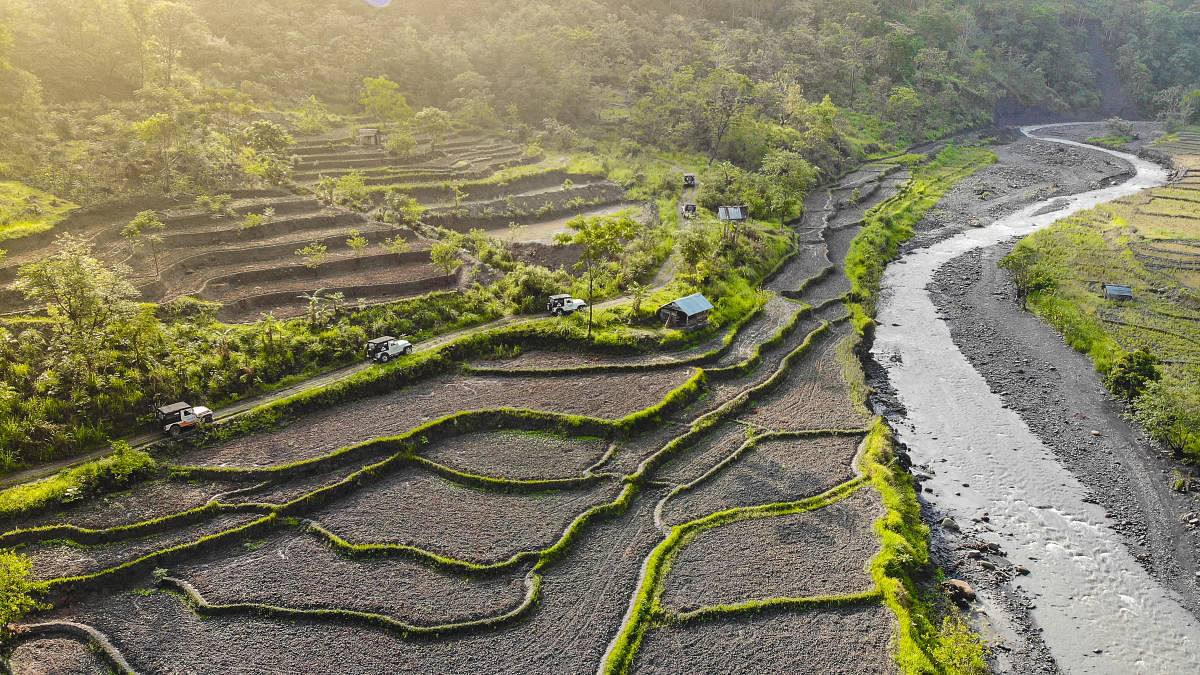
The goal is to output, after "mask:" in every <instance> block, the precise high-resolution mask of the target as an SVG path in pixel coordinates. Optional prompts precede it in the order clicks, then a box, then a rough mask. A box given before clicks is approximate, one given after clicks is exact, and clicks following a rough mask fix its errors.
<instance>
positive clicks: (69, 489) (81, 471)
mask: <svg viewBox="0 0 1200 675" xmlns="http://www.w3.org/2000/svg"><path fill="white" fill-rule="evenodd" d="M112 448H113V452H112V453H110V454H108V455H105V456H104V457H101V458H100V459H97V460H93V461H90V462H87V463H85V464H83V465H81V466H78V467H75V468H73V469H68V470H66V471H63V472H61V473H59V474H57V475H55V476H53V477H52V478H48V479H46V480H42V481H39V482H36V483H28V484H25V485H18V486H16V487H12V488H9V489H7V490H5V491H3V492H0V519H8V518H15V517H19V516H22V515H27V514H29V513H32V512H34V511H37V510H41V509H44V508H48V507H52V506H58V505H62V504H66V503H68V502H72V501H76V500H79V499H83V498H85V497H87V496H89V495H92V494H97V493H101V492H110V491H112V490H115V489H118V488H121V487H125V486H127V485H130V484H132V483H134V482H137V481H140V480H142V479H143V478H145V477H147V476H150V475H152V474H154V473H155V472H156V471H157V470H158V464H157V463H156V462H155V461H154V459H153V458H152V457H150V455H149V454H147V453H146V452H144V451H141V450H134V449H132V448H130V447H129V444H128V443H126V442H125V441H114V442H113V443H112Z"/></svg>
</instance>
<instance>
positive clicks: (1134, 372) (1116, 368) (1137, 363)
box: [1104, 346, 1162, 400]
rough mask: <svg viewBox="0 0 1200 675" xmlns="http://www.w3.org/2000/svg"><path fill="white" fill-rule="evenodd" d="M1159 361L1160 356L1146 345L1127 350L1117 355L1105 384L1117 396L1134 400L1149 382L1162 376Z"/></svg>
mask: <svg viewBox="0 0 1200 675" xmlns="http://www.w3.org/2000/svg"><path fill="white" fill-rule="evenodd" d="M1158 363H1159V359H1158V357H1156V356H1155V355H1154V354H1151V353H1150V350H1149V349H1147V348H1146V347H1144V346H1143V347H1139V348H1138V349H1137V350H1136V351H1132V352H1125V353H1124V354H1122V355H1120V356H1118V357H1117V360H1116V361H1115V362H1114V363H1113V365H1112V368H1110V369H1109V371H1108V374H1107V375H1105V376H1104V385H1105V386H1106V387H1108V389H1109V391H1111V392H1113V393H1114V394H1116V395H1117V396H1120V397H1121V398H1124V399H1127V400H1133V399H1135V398H1137V397H1138V395H1139V394H1141V393H1142V391H1143V390H1145V388H1146V385H1147V384H1149V383H1150V382H1153V381H1155V380H1159V379H1161V378H1162V373H1161V372H1159V370H1158Z"/></svg>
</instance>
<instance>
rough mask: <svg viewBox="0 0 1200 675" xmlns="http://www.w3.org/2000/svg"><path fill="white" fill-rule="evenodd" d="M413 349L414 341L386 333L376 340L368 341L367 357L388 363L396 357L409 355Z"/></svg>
mask: <svg viewBox="0 0 1200 675" xmlns="http://www.w3.org/2000/svg"><path fill="white" fill-rule="evenodd" d="M412 350H413V346H412V343H411V342H409V341H408V340H401V339H400V338H396V337H392V336H391V335H384V336H383V337H377V338H375V339H374V340H368V341H367V358H368V359H371V360H372V361H378V362H379V363H387V362H388V361H391V360H392V359H394V358H397V357H400V356H407V355H408V354H411V353H412Z"/></svg>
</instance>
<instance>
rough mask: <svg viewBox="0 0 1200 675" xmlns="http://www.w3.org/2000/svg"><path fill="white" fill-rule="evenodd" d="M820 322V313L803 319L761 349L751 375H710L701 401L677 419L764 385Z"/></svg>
mask: <svg viewBox="0 0 1200 675" xmlns="http://www.w3.org/2000/svg"><path fill="white" fill-rule="evenodd" d="M820 325H821V319H820V317H819V316H818V317H806V318H804V319H800V320H799V321H798V322H797V323H796V325H795V327H794V328H793V330H792V332H791V333H789V334H788V335H787V337H785V338H784V339H783V340H782V341H781V342H780V343H779V344H777V345H775V346H773V347H771V348H768V349H764V350H762V360H761V361H760V362H759V364H758V367H756V368H755V369H754V370H753V371H752V372H751V373H750V374H749V375H746V376H745V377H737V378H731V379H720V380H718V379H715V378H710V379H709V381H708V383H707V384H706V385H705V391H704V394H703V396H701V398H700V400H698V401H696V402H695V403H693V404H692V405H691V406H689V407H688V408H686V409H685V410H683V411H682V412H680V413H677V414H676V415H675V419H677V420H680V421H684V420H691V419H693V418H696V417H699V416H701V415H703V414H705V413H709V412H712V411H714V410H716V409H717V408H719V407H721V406H722V405H724V404H725V403H727V402H729V401H730V400H732V399H734V398H736V397H737V395H738V394H740V393H741V392H742V391H744V390H746V389H747V388H749V387H754V386H757V385H759V384H762V383H763V382H765V381H766V380H767V379H769V378H770V377H771V376H772V375H774V374H775V371H776V370H778V369H779V365H780V364H781V363H782V362H783V360H784V359H785V358H787V355H788V354H790V353H792V352H793V351H795V350H796V348H798V347H799V346H800V345H802V344H804V341H805V340H806V339H807V338H808V336H809V334H811V333H812V332H813V331H814V330H816V329H817V328H818V327H819V326H820Z"/></svg>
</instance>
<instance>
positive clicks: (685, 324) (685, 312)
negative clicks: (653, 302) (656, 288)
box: [657, 293, 713, 330]
mask: <svg viewBox="0 0 1200 675" xmlns="http://www.w3.org/2000/svg"><path fill="white" fill-rule="evenodd" d="M712 310H713V304H712V303H711V302H709V301H708V298H706V297H704V295H703V294H701V293H693V294H691V295H689V296H687V297H684V298H679V299H678V300H672V301H671V302H668V303H667V304H665V305H663V306H662V307H659V308H658V312H657V314H658V318H660V319H662V320H663V321H664V322H665V323H666V325H667V327H668V328H680V329H682V330H696V329H697V328H701V327H703V326H704V325H706V324H707V323H708V313H709V312H711V311H712Z"/></svg>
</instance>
